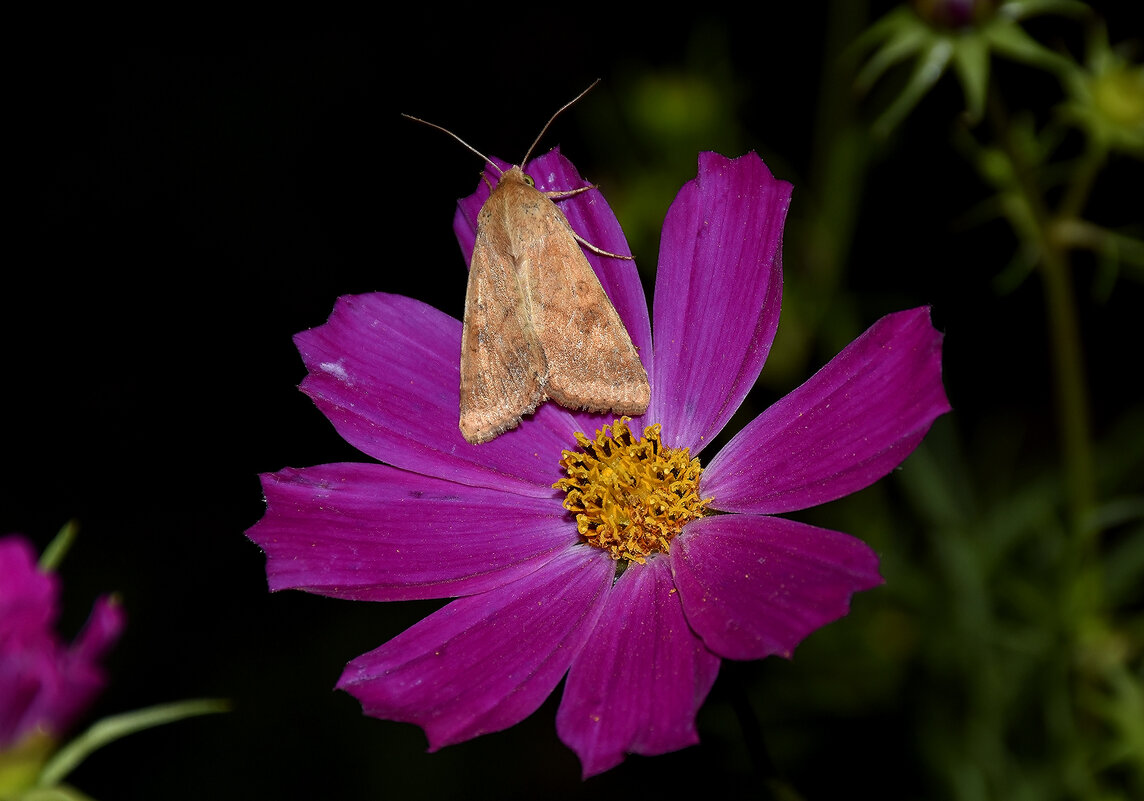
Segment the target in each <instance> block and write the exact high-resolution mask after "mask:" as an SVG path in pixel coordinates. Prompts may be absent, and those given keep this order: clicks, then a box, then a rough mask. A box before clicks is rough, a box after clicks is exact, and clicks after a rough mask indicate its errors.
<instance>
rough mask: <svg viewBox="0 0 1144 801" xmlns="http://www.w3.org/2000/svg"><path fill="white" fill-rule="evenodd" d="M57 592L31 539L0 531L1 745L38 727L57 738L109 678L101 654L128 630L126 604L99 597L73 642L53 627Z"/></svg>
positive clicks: (1, 747)
mask: <svg viewBox="0 0 1144 801" xmlns="http://www.w3.org/2000/svg"><path fill="white" fill-rule="evenodd" d="M59 594H60V586H59V577H58V576H56V575H55V574H54V573H42V572H40V570H39V569H38V568H37V566H36V554H35V551H34V549H33V548H32V546H31V544H30V543H29V542H28V541H27V540H26V539H24V538H23V537H21V536H17V535H10V536H7V537H3V538H0V751H2V750H6V749H8V748H10V747H12V746H14V745H16V744H17V743H19V742H20V741H21V740H23V739H24V738H25V737H26V736H29V735H32V734H39V735H46V736H49V737H53V738H58V737H59V736H60V735H61V734H63V733H64V732H65V731H66V730H67V729H68V728H69V727H70V726H71V725H72V723H73V722H75V720H76V719H77V718H78V717H79V716H80V715H81V714H82V713H83V712H84V711H85V710H86V709H87V707H88V706H89V705H90V704H91V702H92V701H93V700H94V699H95V697H96V696H97V695H98V694H99V692H100V691H101V690H102V689H103V686H104V684H105V683H106V677H105V676H104V673H103V669H102V668H101V666H100V660H101V659H102V658H103V655H104V654H105V653H106V652H107V650H108V649H109V648H111V646H112V645H114V643H115V641H116V640H118V639H119V635H120V633H121V632H122V631H123V625H124V615H123V609H122V607H121V606H120V605H119V604H118V603H117V602H116V601H114V600H113V599H111V598H109V597H107V596H104V597H101V598H99V599H98V600H97V601H96V602H95V607H94V609H92V613H91V617H90V618H89V619H88V621H87V624H86V625H85V626H84V628H83V631H81V632H80V634H79V636H78V637H76V640H75V642H73V643H72V644H71V645H70V646H69V645H65V644H64V643H63V642H61V641H60V638H59V637H58V636H57V635H56V632H55V623H56V617H57V615H58V613H59V610H58V608H57V606H58V603H59Z"/></svg>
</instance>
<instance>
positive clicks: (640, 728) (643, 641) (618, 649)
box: [556, 558, 719, 778]
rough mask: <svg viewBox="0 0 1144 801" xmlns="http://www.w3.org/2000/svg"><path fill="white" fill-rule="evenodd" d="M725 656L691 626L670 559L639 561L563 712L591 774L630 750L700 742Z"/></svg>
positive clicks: (580, 667) (578, 670) (600, 628)
mask: <svg viewBox="0 0 1144 801" xmlns="http://www.w3.org/2000/svg"><path fill="white" fill-rule="evenodd" d="M718 672H719V658H718V657H717V656H715V655H714V654H713V653H711V652H710V651H708V650H707V649H706V648H705V647H704V646H703V643H702V642H701V641H700V640H699V638H698V637H696V636H695V633H694V632H693V631H692V630H691V629H690V628H689V627H688V625H687V621H686V620H685V618H684V616H683V607H682V606H681V605H680V602H679V594H678V593H677V592H676V590H675V585H674V583H673V582H672V579H671V575H670V573H669V563H668V560H667V559H663V558H653V559H651V560H649V561H648V562H647V563H646V564H644V565H637V564H633V565H631V566H630V567H629V568H628V569H627V571H626V572H625V573H624V574H623V575H622V576H621V577H620V578H619V579H618V580H617V581H616V584H615V586H614V587H613V589H612V592H611V593H610V594H609V596H608V599H607V602H606V604H605V607H604V610H603V612H602V613H601V615H600V622H599V623H597V624H596V627H595V630H594V631H593V632H592V636H591V637H590V638H589V639H588V640H587V642H586V643H585V644H584V648H583V650H581V651H580V653H579V654H578V655H577V656H576V658H575V660H574V661H573V662H572V668H571V670H570V671H569V673H568V681H567V683H566V684H565V687H564V698H563V700H562V701H561V703H560V711H559V712H558V713H557V715H556V730H557V732H558V733H559V735H560V739H561V740H563V741H564V743H565V744H566V745H567V746H568V747H569V748H571V749H572V750H574V751H575V752H576V753H577V754H578V755H579V757H580V762H581V764H582V765H583V771H584V778H587V777H589V776H594V775H595V774H597V773H602V772H603V771H605V770H608V769H609V768H612V767H615V766H616V765H618V764H619V763H620V762H622V761H623V759H624V754H625V753H632V754H643V755H645V756H651V755H654V754H663V753H666V752H668V751H675V750H678V749H680V748H684V747H685V746H688V745H693V744H695V743H696V742H698V741H699V735H698V734H697V733H696V731H695V715H696V713H697V712H698V710H699V707H700V706H701V705H702V704H703V699H704V698H706V697H707V693H708V692H709V691H710V690H711V685H712V684H714V683H715V676H716V675H717V674H718Z"/></svg>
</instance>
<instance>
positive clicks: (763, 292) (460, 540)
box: [248, 151, 949, 777]
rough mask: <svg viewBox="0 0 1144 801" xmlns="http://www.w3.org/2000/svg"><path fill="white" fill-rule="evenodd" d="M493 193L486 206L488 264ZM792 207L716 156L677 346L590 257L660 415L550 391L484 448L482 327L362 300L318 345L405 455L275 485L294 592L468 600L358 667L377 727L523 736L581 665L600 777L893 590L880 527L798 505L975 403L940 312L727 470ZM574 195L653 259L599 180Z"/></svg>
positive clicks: (546, 166) (784, 410)
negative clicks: (472, 378)
mask: <svg viewBox="0 0 1144 801" xmlns="http://www.w3.org/2000/svg"><path fill="white" fill-rule="evenodd" d="M528 172H529V174H530V175H531V176H532V177H533V178H534V179H535V180H536V183H537V187H538V188H539V189H541V190H548V189H556V188H558V189H567V188H570V187H575V186H582V185H583V183H584V182H583V180H582V179H581V178H580V177H579V175H578V174H577V173H576V171H575V169H574V168H573V167H572V165H571V164H570V163H569V162H568V161H567V160H565V159H564V158H563V157H561V156H560V155H559V154H558V153H556V152H555V151H554V152H552V153H549V154H547V155H545V156H542V157H541V158H539V159H537V160H535V161H534V162H532V163H531V164H530V165H529V167H528ZM487 195H488V188H487V187H485V186H483V185H482V186H481V187H480V189H479V190H478V193H477V194H476V195H474V196H472V197H469V198H466V199H465V200H463V201H461V203H460V204H459V212H458V215H457V219H456V224H455V230H456V232H457V234H458V238H459V240H460V242H461V245H462V250H463V251H464V254H465V257H466V259H468V257H469V256H470V254H471V251H472V247H473V241H474V230H475V218H476V212H477V210H478V209H479V208H480V206H481V204H482V203H483V201H484V198H485V197H487ZM789 199H790V185H789V184H787V183H785V182H783V181H778V180H776V179H775V178H774V177H773V176H772V175H771V173H770V172H769V171H768V169H767V168H766V166H765V165H764V164H763V162H762V161H761V160H760V159H759V157H758V156H757V155H755V154H753V153H751V154H748V155H746V156H743V157H741V158H738V159H734V160H730V159H727V158H724V157H722V156H719V155H716V154H713V153H704V154H701V155H700V157H699V174H698V177H697V178H696V179H695V180H694V181H691V182H689V183H687V184H686V185H685V186H684V187H683V189H682V190H681V191H680V193H679V196H678V197H677V198H676V200H675V202H674V203H673V205H672V206H671V209H670V211H669V212H668V215H667V219H666V221H665V223H664V228H663V239H662V245H661V248H660V263H659V268H658V272H657V274H656V290H655V299H654V320H655V341H654V344H653V342H652V335H651V325H650V321H649V319H648V314H647V303H646V300H645V298H644V294H643V290H642V288H641V286H640V282H639V278H638V274H637V272H636V269H635V267H634V265H633V263H632V262H630V261H625V260H620V259H615V258H607V257H601V256H598V255H596V254H593V253H588V254H587V255H588V258H589V260H590V261H591V262H592V264H593V266H594V267H595V269H596V271H597V274H598V275H599V276H600V279H601V282H602V283H603V285H604V288H605V289H606V290H607V292H608V295H609V297H610V298H611V299H612V301H613V303H614V305H615V306H616V309H617V311H618V312H619V313H620V316H621V317H622V318H623V320H624V322H625V324H626V325H627V327H628V331H629V333H630V334H631V336H632V340H633V342H634V343H635V344H636V346H637V347H638V348H639V351H640V354H641V358H642V359H643V360H644V364H645V367H646V368H647V372H648V376H649V378H650V381H651V387H652V396H651V405H650V406H649V408H648V410H647V412H646V413H645V414H644V415H642V416H640V417H639V418H636V419H632V420H627V419H621V420H613V419H612V418H610V417H604V416H601V415H591V414H584V413H575V412H571V411H569V410H567V409H563V408H561V407H559V406H556V405H555V404H553V403H545V404H543V405H542V406H541V407H540V408H539V409H538V410H537V411H536V413H535V414H534V415H532V416H530V417H527V418H526V419H525V421H524V422H523V423H522V424H521V425H520V427H519V428H517V429H515V430H513V431H510V432H508V433H506V434H503V435H501V436H500V437H498V438H497V439H495V440H493V441H492V442H489V443H486V444H483V445H475V446H474V445H469V444H468V443H466V442H465V441H464V440H463V439H462V437H461V434H460V431H459V430H458V427H457V416H458V382H459V376H458V365H459V358H460V338H461V322H460V321H458V320H455V319H453V318H451V317H449V316H447V315H445V314H443V313H442V312H439V311H437V310H436V309H433V308H432V307H429V306H427V305H425V304H424V303H421V302H418V301H416V300H413V299H410V298H407V297H401V296H396V295H388V294H381V293H377V294H368V295H357V296H347V297H343V298H341V299H339V300H338V302H337V304H336V306H335V308H334V311H333V313H332V315H331V316H330V319H329V320H328V322H327V323H326V324H325V325H322V326H320V327H318V328H315V329H312V330H310V331H306V332H303V333H301V334H299V335H298V336H297V337H296V338H295V342H296V344H297V346H298V348H299V350H300V352H301V354H302V358H303V360H304V362H305V364H306V367H307V369H308V375H307V377H306V379H305V380H304V381H303V383H302V390H303V391H304V392H305V393H307V394H308V395H309V396H310V397H311V398H312V399H313V400H314V402H315V403H316V404H317V405H318V407H319V408H320V409H321V410H322V411H323V413H325V415H326V416H327V417H328V418H329V420H330V421H331V422H332V423H333V424H334V427H335V428H336V429H337V430H338V432H339V433H340V434H341V435H342V436H343V437H344V438H345V439H346V440H347V441H348V442H350V443H351V444H352V445H354V446H355V447H357V448H358V449H360V450H361V451H362V452H363V453H365V454H366V455H367V456H369V457H371V458H372V459H375V460H377V461H376V462H355V463H343V464H328V465H319V466H316V467H309V468H305V469H284V470H282V471H280V472H277V473H273V474H268V475H264V476H263V477H262V483H263V489H264V492H265V494H266V501H267V511H266V514H265V516H264V517H263V518H262V519H261V520H260V521H259V522H258V523H257V524H256V525H255V526H254V527H253V528H251V529H250V531H249V532H248V535H249V537H250V538H251V539H252V540H254V541H255V542H256V543H257V544H258V545H260V546H261V547H262V548H263V550H264V551H265V552H266V555H267V568H266V571H267V577H268V580H269V585H270V588H271V589H272V590H281V589H286V588H295V589H302V590H306V591H309V592H314V593H319V594H323V595H329V596H334V597H338V598H346V599H353V600H370V601H398V600H408V599H425V598H455V600H453V601H451V602H449V603H448V604H447V605H445V606H444V607H443V608H441V609H440V610H439V611H437V612H435V613H433V614H431V615H429V616H428V617H426V618H425V619H424V620H422V621H421V622H419V623H417V624H416V625H414V626H413V627H411V628H410V629H408V630H407V631H405V632H403V633H402V634H400V635H398V636H397V637H395V638H394V639H392V640H390V641H389V642H387V643H385V644H384V645H382V646H381V647H379V648H377V649H376V650H374V651H371V652H369V653H367V654H364V655H362V656H360V657H358V658H356V659H354V660H353V661H352V662H350V663H349V665H348V666H347V667H346V669H345V672H344V673H343V675H342V677H341V679H340V681H339V682H338V687H339V688H341V689H344V690H346V691H348V692H350V693H351V694H353V695H354V696H355V697H356V698H357V699H358V700H359V701H361V703H362V706H363V709H364V711H365V712H366V713H367V714H369V715H373V716H376V717H379V718H384V719H389V720H398V721H407V722H412V723H415V724H417V725H419V726H421V727H422V728H423V729H424V730H425V732H426V735H427V736H428V740H429V746H430V750H436V749H438V748H441V747H443V746H446V745H450V744H452V743H457V742H461V741H463V740H468V739H470V738H472V737H476V736H478V735H481V734H486V733H489V732H495V731H499V730H502V729H505V728H508V727H510V726H512V725H514V724H516V723H518V722H519V721H521V720H523V719H524V718H525V717H527V716H528V715H529V714H531V713H532V712H533V711H535V710H536V709H537V708H538V707H539V706H540V704H541V703H542V702H543V701H544V700H545V698H547V696H548V695H549V694H550V693H552V691H553V690H554V689H555V688H556V686H557V684H558V683H559V682H560V681H561V679H562V678H565V677H567V681H566V684H565V688H564V693H563V697H562V701H561V704H560V708H559V712H558V713H557V719H556V726H557V731H558V733H559V736H560V738H561V739H562V740H563V741H564V742H565V743H566V744H567V745H568V746H569V747H571V748H572V749H573V750H574V751H575V752H576V753H577V754H578V755H579V757H580V760H581V764H582V767H583V774H584V776H585V777H587V776H591V775H594V774H597V773H600V772H602V771H605V770H608V769H609V768H611V767H613V766H615V765H617V764H619V763H620V762H622V761H623V759H624V757H625V754H628V753H634V754H644V755H653V754H662V753H665V752H668V751H672V750H676V749H679V748H682V747H685V746H688V745H691V744H693V743H695V742H697V740H698V735H697V732H696V727H695V716H696V713H697V711H698V709H699V707H700V706H701V705H702V703H703V701H704V699H705V697H706V696H707V693H708V691H709V690H710V689H711V686H712V684H713V682H714V681H715V677H716V674H717V673H718V670H719V665H720V661H721V660H722V659H742V660H746V659H761V658H763V657H765V656H768V655H771V654H779V655H782V656H789V655H790V654H791V652H792V650H793V649H794V647H795V646H796V644H798V643H799V642H800V641H801V640H802V639H803V638H804V637H806V636H807V635H808V634H809V633H810V632H812V631H814V630H815V629H817V628H819V627H820V626H822V625H824V624H826V623H828V622H830V621H833V620H835V619H837V618H839V617H841V616H843V615H845V614H846V613H847V611H848V609H849V599H850V596H851V595H852V594H853V593H854V592H856V591H859V590H864V589H868V588H870V587H873V586H875V585H877V584H879V583H881V580H882V579H881V577H880V576H879V574H878V570H877V566H878V564H877V563H878V560H877V557H876V556H875V554H874V553H873V551H872V550H871V549H870V548H869V547H868V546H866V545H865V544H864V543H862V542H861V541H860V540H858V539H855V538H853V537H851V536H849V535H846V534H842V533H840V532H836V531H828V530H825V529H821V528H817V527H814V526H811V525H807V524H805V523H801V522H796V521H793V520H789V519H785V518H782V517H776V516H775V515H777V514H780V513H783V512H790V511H794V510H799V509H804V508H807V507H810V506H814V505H816V504H821V503H824V502H826V501H829V500H832V499H835V498H839V497H841V496H843V495H847V494H849V493H851V492H854V491H856V490H858V489H861V488H862V487H865V486H867V485H869V484H871V483H872V482H874V481H875V480H877V479H878V478H880V477H881V476H883V475H885V474H886V473H887V472H889V471H890V470H892V469H893V468H894V467H896V466H897V465H898V464H899V463H900V462H901V461H902V460H903V459H904V458H905V457H906V456H907V455H908V454H909V453H910V452H911V451H912V450H913V449H914V447H915V446H916V445H917V444H918V442H919V441H920V440H921V438H922V437H923V436H924V434H925V432H926V431H927V430H928V428H929V426H930V424H931V423H932V422H933V420H934V419H935V418H936V417H937V416H938V415H940V414H942V413H944V412H945V411H947V410H948V408H949V406H948V403H947V401H946V398H945V393H944V391H943V389H942V384H941V375H940V373H941V352H940V351H941V335H940V334H939V333H938V332H937V331H935V330H934V328H933V326H932V325H931V323H930V320H929V312H928V310H927V309H925V308H919V309H912V310H909V311H904V312H899V313H896V314H891V315H889V316H887V317H885V318H883V319H882V320H880V321H878V322H877V323H875V324H874V326H873V327H871V328H870V329H869V330H868V331H867V332H865V333H864V334H863V335H862V336H860V337H859V338H858V339H856V340H855V341H854V342H853V343H851V344H850V345H849V346H848V347H847V348H846V349H845V350H844V351H843V352H842V353H841V354H839V355H838V356H837V357H836V358H835V359H834V360H833V361H831V362H830V363H829V364H828V365H827V366H826V367H824V368H823V369H822V370H821V371H819V372H818V373H817V374H816V375H815V376H813V377H812V378H811V379H810V380H809V381H807V382H806V383H805V384H803V385H802V386H801V387H799V388H798V389H796V390H795V391H794V392H792V393H790V394H789V395H787V396H786V397H785V398H783V399H782V400H780V401H778V402H777V403H776V404H774V405H773V406H771V407H770V408H768V409H767V410H766V411H764V412H763V413H762V414H760V415H759V416H758V417H757V418H755V420H753V421H752V422H751V423H749V424H748V425H747V426H746V427H745V428H743V429H742V430H741V431H740V432H739V433H738V434H737V435H736V436H735V437H734V438H733V439H731V441H730V442H729V443H728V444H727V445H726V447H724V448H723V449H722V450H721V452H720V453H719V454H717V455H716V456H714V458H712V459H711V460H710V461H709V462H707V463H706V464H702V463H701V460H700V459H699V456H700V454H701V453H703V451H704V448H705V446H706V445H707V444H708V443H710V441H711V440H712V438H713V437H715V435H716V434H718V433H719V432H720V430H721V429H722V428H723V427H724V426H725V425H726V423H727V421H728V420H729V419H730V418H731V416H732V414H733V413H734V412H735V410H736V409H737V408H738V407H739V405H740V404H741V403H742V401H743V399H744V397H745V396H746V394H747V392H748V390H749V389H750V388H751V386H752V385H753V384H754V382H755V379H756V378H757V376H758V375H759V372H760V370H761V369H762V366H763V363H764V361H765V360H766V357H767V354H768V352H769V350H770V346H771V342H772V340H773V338H774V334H775V330H776V328H777V325H778V318H779V307H780V300H781V287H782V261H781V243H782V230H783V223H784V221H785V218H786V211H787V206H788V203H789ZM561 208H562V210H563V211H564V212H565V214H566V215H567V216H568V218H569V221H570V222H571V224H572V226H573V228H574V229H575V230H576V231H577V232H578V233H579V234H580V235H581V236H583V237H584V238H585V239H586V240H587V241H589V242H591V243H592V244H594V245H596V246H597V247H600V248H602V249H604V250H607V251H611V252H613V253H621V254H626V253H628V252H629V251H628V249H627V244H626V242H625V241H624V238H623V234H622V232H621V231H620V228H619V225H618V223H617V222H616V219H615V217H614V215H613V214H612V213H611V211H610V209H608V207H607V205H606V203H604V201H603V198H602V197H601V196H600V194H599V192H598V191H596V190H592V191H590V192H584V193H582V194H579V195H576V196H575V197H572V198H569V199H568V200H566V201H561Z"/></svg>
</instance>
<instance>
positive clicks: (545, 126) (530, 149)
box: [406, 78, 600, 168]
mask: <svg viewBox="0 0 1144 801" xmlns="http://www.w3.org/2000/svg"><path fill="white" fill-rule="evenodd" d="M599 82H600V79H599V78H597V79H596V80H594V81H592V84H591V85H590V86H589V87H588V88H587V89H585V90H584V91H583V92H581V93H580V94H578V95H576V96H575V97H574V98H572V99H571V100H569V101H568V102H567V103H565V104H564V105H563V106H561V107H560V108H558V109H557V110H556V113H555V114H553V115H552V116H551V117H550V118H549V120H548V122H546V123H544V127H543V128H541V129H540V134H539V135H538V136H537V137H536V141H534V142H533V143H532V144H531V145H530V146H529V148H528V152H526V153H525V154H524V158H523V159H521V162H520V166H521V167H522V168H523V167H524V165H525V164H527V163H528V157H529V156H531V155H532V149H533V148H534V147H536V146H537V145H538V144H540V140H541V139H543V138H544V134H545V132H546V131H547V130H548V126H549V125H551V124H552V121H553V120H555V119H556V118H557V117H559V116H560V114H561V113H562V112H563V111H564V110H565V109H567V108H568V107H569V106H572V105H575V103H576V102H577V101H578V100H579V99H580V98H582V97H583V96H584V95H586V94H588V93H589V92H591V91H592V90H593V89H595V88H596V84H598V83H599ZM406 116H408V115H406ZM470 149H471V148H470Z"/></svg>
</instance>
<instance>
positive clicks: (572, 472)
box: [552, 417, 714, 564]
mask: <svg viewBox="0 0 1144 801" xmlns="http://www.w3.org/2000/svg"><path fill="white" fill-rule="evenodd" d="M630 419H631V418H628V417H621V418H620V419H619V420H617V421H616V422H615V423H613V424H612V425H610V426H604V427H603V429H601V430H598V431H597V432H596V438H595V439H594V440H590V439H588V438H587V437H586V436H584V435H583V434H581V433H580V432H576V441H577V442H579V443H580V449H579V450H575V451H564V452H563V453H562V454H561V459H560V466H561V467H562V468H564V471H565V472H566V473H567V474H568V478H562V479H560V480H559V481H557V482H556V483H555V484H553V485H552V486H553V487H556V488H557V489H562V490H564V492H565V497H564V508H565V509H567V510H568V511H569V512H571V513H572V514H574V515H575V516H576V529H577V530H578V531H579V532H580V536H582V537H583V538H584V539H585V540H587V541H588V543H589V544H590V545H594V546H596V547H597V548H603V549H604V550H605V551H607V552H608V553H610V554H611V555H612V558H613V559H615V560H617V561H620V560H623V561H625V562H627V561H631V562H639V563H640V564H643V562H644V560H645V559H646V558H647V557H648V556H651V555H652V554H653V553H657V552H660V551H662V552H664V553H667V551H668V549H669V547H670V544H671V541H672V539H674V538H675V535H677V534H678V533H679V532H680V531H681V530H682V529H683V527H684V525H686V524H687V523H689V522H691V521H692V520H696V519H698V518H700V517H703V515H704V514H706V506H707V504H709V503H711V501H712V500H714V499H713V498H702V499H701V498H700V497H699V476H701V475H702V474H703V468H702V467H700V466H699V459H698V458H695V459H692V458H691V451H690V449H689V448H668V447H665V446H664V445H662V444H661V443H660V441H659V433H660V427H659V424H658V423H656V424H655V425H653V426H648V427H647V428H645V429H644V431H643V436H642V437H640V438H638V439H637V438H635V437H633V436H632V432H631V430H630V429H629V428H628V426H627V422H628V420H630Z"/></svg>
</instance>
